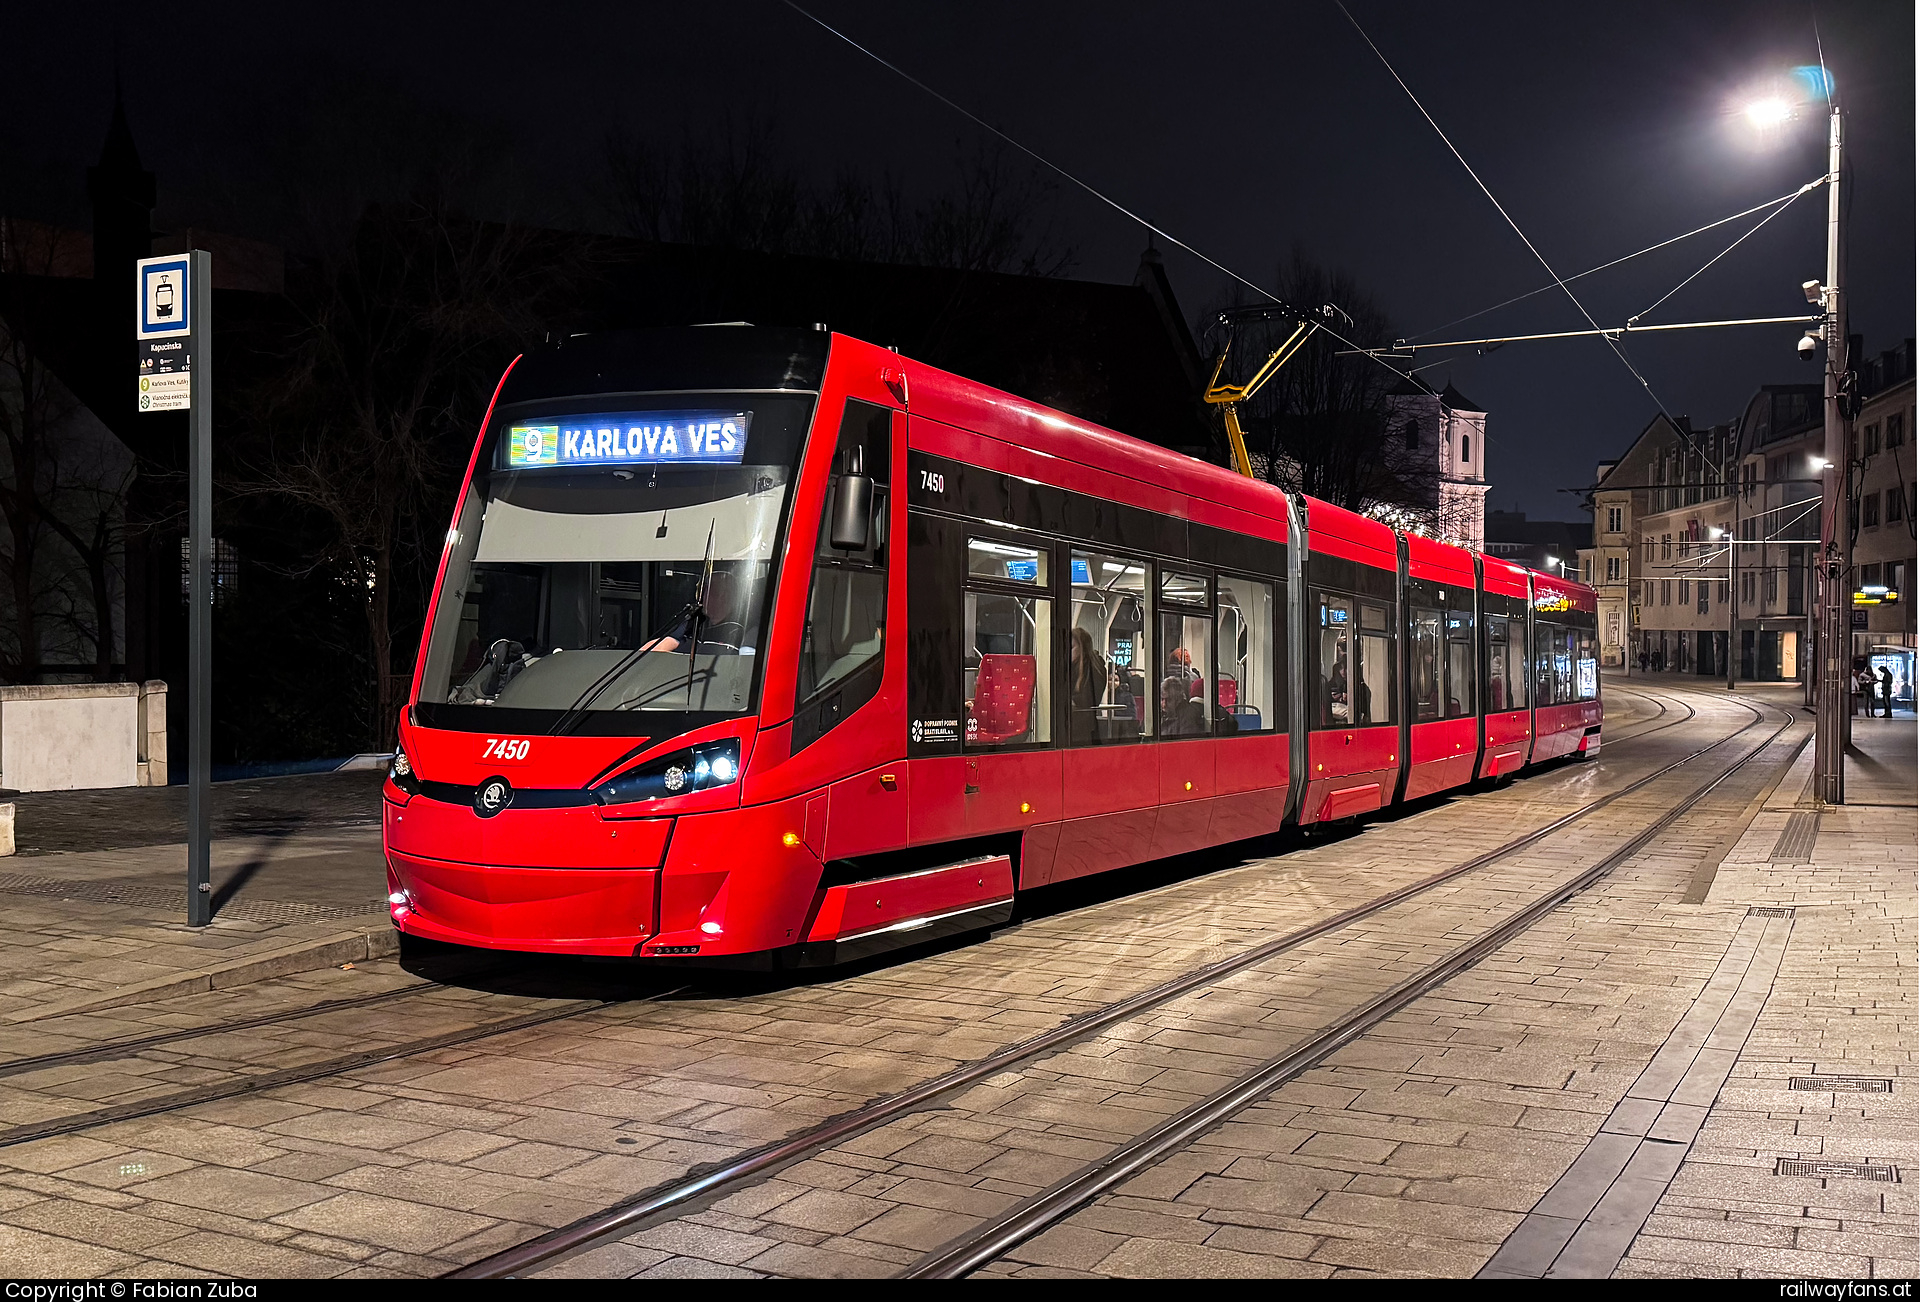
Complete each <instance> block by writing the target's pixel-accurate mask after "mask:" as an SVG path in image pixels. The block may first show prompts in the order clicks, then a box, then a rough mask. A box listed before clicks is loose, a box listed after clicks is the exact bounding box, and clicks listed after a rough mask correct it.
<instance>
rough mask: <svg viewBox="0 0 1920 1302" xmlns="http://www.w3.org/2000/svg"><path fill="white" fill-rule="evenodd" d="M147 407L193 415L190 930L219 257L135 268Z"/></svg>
mask: <svg viewBox="0 0 1920 1302" xmlns="http://www.w3.org/2000/svg"><path fill="white" fill-rule="evenodd" d="M134 276H135V280H136V282H137V283H136V287H135V288H136V298H137V314H136V316H137V322H138V324H137V328H136V330H135V337H136V338H137V339H138V340H139V341H140V358H139V369H140V410H141V411H185V412H186V413H187V595H188V599H189V601H188V606H187V925H188V926H192V927H204V926H206V925H207V924H208V923H210V922H211V921H213V882H212V849H213V844H212V826H211V824H212V819H211V817H210V812H209V809H208V795H209V792H208V789H207V788H208V784H209V780H210V779H211V777H212V741H213V737H212V733H213V694H212V693H213V554H212V549H213V370H212V366H213V312H212V307H213V258H212V255H210V254H208V253H207V252H205V251H204V250H200V249H196V250H194V251H192V252H190V253H175V254H170V255H168V256H166V257H160V258H142V259H141V260H140V261H139V262H138V263H137V264H136V265H135V268H134Z"/></svg>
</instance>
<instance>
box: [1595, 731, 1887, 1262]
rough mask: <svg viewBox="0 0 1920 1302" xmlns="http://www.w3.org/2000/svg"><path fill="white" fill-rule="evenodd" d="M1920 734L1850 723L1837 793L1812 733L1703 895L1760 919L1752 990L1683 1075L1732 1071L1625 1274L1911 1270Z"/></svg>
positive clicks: (1747, 981)
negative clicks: (1762, 939) (1718, 1062)
mask: <svg viewBox="0 0 1920 1302" xmlns="http://www.w3.org/2000/svg"><path fill="white" fill-rule="evenodd" d="M1917 731H1920V730H1917V729H1916V725H1915V722H1914V719H1913V717H1912V716H1911V715H1907V716H1896V717H1894V718H1892V719H1872V720H1869V719H1866V718H1858V719H1855V720H1854V723H1853V739H1854V744H1853V748H1852V749H1851V751H1850V752H1849V754H1848V756H1847V797H1848V803H1847V804H1846V805H1844V806H1840V807H1833V808H1822V807H1821V806H1820V805H1819V804H1818V803H1817V802H1816V801H1814V799H1813V798H1812V794H1811V791H1810V785H1811V782H1812V777H1813V750H1812V747H1811V746H1808V747H1807V748H1806V749H1805V750H1803V751H1802V752H1801V754H1800V757H1799V759H1798V760H1797V761H1796V762H1795V764H1794V765H1793V767H1792V768H1791V769H1790V770H1789V771H1788V772H1787V774H1786V775H1785V776H1784V777H1783V779H1782V780H1781V781H1780V782H1779V783H1778V785H1777V786H1775V788H1774V789H1773V791H1772V793H1771V795H1770V796H1769V797H1768V798H1767V799H1766V800H1765V802H1764V805H1763V807H1762V809H1761V810H1760V812H1759V813H1758V814H1757V815H1756V816H1755V817H1754V819H1753V821H1752V823H1751V824H1750V825H1749V826H1748V827H1747V829H1746V832H1745V833H1744V834H1743V835H1742V836H1741V837H1740V839H1739V841H1738V842H1737V843H1736V844H1735V845H1734V846H1733V848H1732V849H1731V851H1730V852H1729V853H1728V854H1727V856H1726V858H1725V860H1724V861H1723V862H1722V863H1721V865H1720V867H1719V870H1718V872H1717V874H1716V875H1715V877H1714V879H1713V882H1712V885H1711V888H1710V889H1709V891H1708V894H1707V898H1706V901H1705V902H1706V904H1707V905H1709V906H1713V905H1723V906H1727V905H1731V906H1736V907H1737V906H1745V907H1746V908H1747V910H1748V919H1747V921H1748V923H1749V924H1753V925H1754V926H1755V927H1759V926H1761V925H1764V927H1765V929H1766V935H1767V942H1766V943H1764V944H1761V945H1759V946H1757V947H1756V948H1755V949H1754V951H1753V953H1752V956H1751V959H1750V961H1749V965H1748V966H1747V967H1746V968H1745V969H1744V971H1743V972H1742V973H1740V974H1738V989H1739V990H1740V991H1742V992H1744V991H1747V990H1752V991H1753V992H1754V1000H1753V1004H1754V1005H1755V1006H1749V1007H1747V1008H1746V1009H1745V1010H1744V1013H1743V1012H1742V1010H1741V1009H1740V1007H1739V1004H1740V1002H1741V1001H1740V1000H1739V999H1738V998H1737V997H1736V998H1735V999H1734V1000H1732V1001H1731V1002H1730V1003H1729V1005H1728V1012H1727V1016H1726V1017H1725V1018H1723V1021H1727V1022H1739V1023H1741V1024H1743V1025H1744V1026H1745V1027H1746V1028H1748V1029H1747V1033H1746V1034H1745V1036H1744V1038H1743V1039H1742V1038H1740V1037H1738V1036H1737V1035H1728V1034H1726V1033H1727V1032H1728V1031H1734V1032H1737V1031H1738V1030H1739V1027H1734V1026H1722V1027H1716V1031H1715V1035H1714V1036H1713V1037H1712V1038H1710V1039H1708V1040H1706V1041H1705V1042H1703V1044H1702V1046H1701V1047H1700V1049H1699V1050H1698V1056H1697V1057H1695V1058H1694V1060H1693V1061H1694V1063H1695V1066H1694V1067H1693V1068H1690V1069H1689V1070H1690V1071H1694V1072H1697V1071H1699V1070H1700V1069H1701V1067H1702V1065H1711V1064H1708V1063H1707V1059H1709V1058H1710V1057H1711V1056H1712V1055H1714V1054H1715V1053H1716V1052H1719V1053H1725V1054H1728V1056H1730V1057H1731V1058H1732V1062H1731V1068H1730V1069H1727V1068H1725V1067H1721V1068H1719V1070H1722V1071H1725V1072H1726V1074H1725V1078H1724V1079H1725V1084H1724V1086H1723V1087H1722V1088H1720V1089H1719V1091H1718V1093H1717V1094H1716V1095H1715V1096H1714V1097H1713V1098H1712V1101H1711V1104H1710V1106H1709V1108H1708V1110H1707V1115H1706V1119H1705V1122H1704V1124H1703V1125H1702V1126H1701V1128H1700V1131H1699V1134H1698V1137H1697V1138H1696V1139H1695V1140H1694V1142H1693V1144H1692V1147H1691V1148H1690V1149H1689V1150H1688V1151H1687V1153H1686V1157H1685V1160H1684V1161H1683V1162H1682V1163H1681V1164H1680V1166H1679V1170H1678V1172H1677V1173H1676V1174H1675V1175H1674V1177H1673V1180H1672V1183H1671V1184H1670V1185H1669V1186H1668V1187H1667V1189H1666V1191H1665V1193H1664V1194H1663V1195H1662V1196H1661V1198H1660V1200H1659V1203H1658V1205H1657V1206H1656V1207H1655V1209H1654V1212H1653V1215H1652V1216H1651V1217H1649V1218H1648V1220H1647V1222H1646V1225H1645V1227H1644V1228H1643V1229H1642V1230H1641V1232H1640V1234H1639V1235H1638V1237H1637V1238H1636V1239H1635V1240H1634V1242H1633V1246H1632V1248H1631V1249H1630V1251H1629V1252H1628V1253H1627V1257H1626V1260H1625V1261H1624V1262H1622V1263H1621V1268H1620V1272H1619V1273H1620V1274H1622V1275H1662V1276H1671V1275H1694V1276H1697V1275H1714V1274H1720V1275H1731V1274H1735V1273H1739V1274H1744V1275H1754V1274H1764V1275H1785V1276H1820V1277H1827V1276H1861V1275H1864V1274H1867V1273H1871V1274H1872V1275H1874V1276H1876V1277H1880V1276H1889V1275H1890V1276H1895V1277H1898V1276H1912V1275H1914V1274H1916V1273H1920V1201H1916V1196H1915V1194H1914V1192H1913V1184H1912V1181H1913V1179H1914V1177H1915V1170H1916V1167H1917V1166H1920V1145H1917V1143H1916V1126H1917V1125H1920V1110H1917V1109H1916V1091H1920V1069H1917V1067H1916V1061H1917V1054H1916V1048H1917V1046H1916V1038H1917V1037H1916V1017H1917V1016H1920V989H1917V987H1920V981H1916V943H1917V942H1920V925H1917V924H1920V917H1917V915H1920V899H1917V898H1916V895H1917V891H1916V878H1915V868H1916V810H1915V804H1916V800H1915V785H1916V772H1915V738H1916V732H1917ZM1780 915H1785V916H1780ZM1734 1045H1737V1054H1736V1053H1733V1052H1732V1051H1731V1050H1732V1046H1734ZM1703 1101H1704V1100H1703Z"/></svg>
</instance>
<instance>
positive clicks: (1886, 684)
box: [1874, 665, 1893, 719]
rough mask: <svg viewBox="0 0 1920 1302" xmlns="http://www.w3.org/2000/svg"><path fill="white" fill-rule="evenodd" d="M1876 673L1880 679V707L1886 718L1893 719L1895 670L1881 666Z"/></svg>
mask: <svg viewBox="0 0 1920 1302" xmlns="http://www.w3.org/2000/svg"><path fill="white" fill-rule="evenodd" d="M1874 673H1875V674H1876V675H1877V676H1878V677H1879V679H1880V706H1881V713H1882V715H1883V716H1884V717H1886V718H1889V719H1891V718H1892V717H1893V670H1891V669H1889V668H1887V667H1886V666H1885V665H1881V666H1880V667H1879V668H1878V669H1876V670H1874Z"/></svg>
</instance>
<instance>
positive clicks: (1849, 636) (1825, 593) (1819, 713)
mask: <svg viewBox="0 0 1920 1302" xmlns="http://www.w3.org/2000/svg"><path fill="white" fill-rule="evenodd" d="M1841 127H1842V119H1841V116H1840V107H1839V105H1837V104H1834V105H1832V108H1831V112H1830V113H1829V114H1828V125H1827V172H1828V181H1827V279H1826V283H1825V285H1823V286H1822V287H1821V293H1820V301H1821V306H1823V307H1825V308H1826V310H1827V319H1826V324H1825V326H1824V329H1825V331H1826V345H1827V367H1826V371H1827V374H1826V460H1827V462H1828V463H1829V465H1828V466H1827V468H1826V474H1825V483H1824V484H1823V485H1822V488H1821V500H1820V564H1819V566H1818V573H1819V576H1820V636H1819V638H1818V639H1817V640H1816V642H1815V644H1814V647H1813V651H1814V655H1815V656H1816V657H1818V659H1817V664H1818V668H1819V674H1820V679H1819V681H1820V691H1819V695H1818V696H1817V697H1816V698H1815V700H1814V725H1813V728H1814V731H1813V774H1814V777H1813V780H1814V790H1815V791H1816V792H1817V793H1818V795H1819V799H1820V800H1821V801H1822V802H1823V803H1825V804H1829V805H1841V804H1845V803H1846V799H1847V785H1846V750H1847V739H1848V738H1847V734H1848V732H1849V731H1850V729H1849V728H1848V723H1849V720H1850V712H1849V710H1848V701H1847V692H1846V688H1845V686H1844V684H1845V681H1846V680H1845V677H1844V675H1845V674H1846V673H1847V672H1848V671H1849V670H1850V669H1851V667H1852V661H1853V656H1852V642H1853V632H1852V629H1851V628H1850V627H1849V626H1848V620H1847V616H1848V613H1849V606H1848V603H1847V578H1848V575H1849V574H1850V573H1851V571H1852V569H1853V557H1852V552H1853V538H1852V530H1851V529H1850V528H1849V521H1848V519H1847V514H1846V513H1847V505H1848V501H1847V499H1848V494H1847V487H1848V485H1847V478H1848V476H1847V473H1846V469H1845V467H1846V464H1847V421H1846V416H1845V413H1844V412H1842V410H1841V407H1840V396H1841V389H1842V387H1843V382H1844V380H1845V378H1846V374H1847V307H1846V299H1845V297H1844V296H1843V293H1842V289H1841V278H1842V276H1843V275H1844V274H1845V259H1846V223H1845V220H1844V217H1843V215H1842V214H1843V210H1842V208H1841V206H1840V178H1841V171H1840V143H1841Z"/></svg>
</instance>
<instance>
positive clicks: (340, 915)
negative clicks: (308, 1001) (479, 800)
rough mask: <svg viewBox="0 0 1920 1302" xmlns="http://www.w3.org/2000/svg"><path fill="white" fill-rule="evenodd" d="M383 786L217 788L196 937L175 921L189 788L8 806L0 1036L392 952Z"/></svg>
mask: <svg viewBox="0 0 1920 1302" xmlns="http://www.w3.org/2000/svg"><path fill="white" fill-rule="evenodd" d="M380 781H381V775H380V774H379V773H364V772H354V773H329V774H313V775H307V776H302V777H295V778H274V779H260V780H253V781H246V782H222V783H215V784H214V787H213V807H214V837H215V840H214V845H213V872H212V884H213V887H214V890H213V904H214V921H213V924H212V925H211V926H209V927H204V928H193V927H189V926H187V925H186V889H185V880H186V846H185V836H186V832H185V800H186V794H185V788H183V787H128V788H119V789H114V790H108V791H58V792H39V793H32V794H27V795H21V796H15V797H12V798H11V799H12V800H13V802H14V803H15V804H16V805H17V806H18V808H19V815H18V819H19V823H18V836H19V842H20V846H21V849H20V853H19V854H17V855H15V856H13V857H11V858H7V859H0V905H4V908H3V909H0V1026H4V1025H5V1024H7V1023H18V1022H20V1021H22V1020H26V1019H32V1018H38V1017H43V1016H46V1015H48V1014H51V1013H57V1012H61V1011H64V1010H69V1009H73V1008H80V1007H87V1006H89V1005H92V1004H96V1003H98V1002H100V1001H101V1000H102V999H103V998H109V997H111V998H114V999H118V1000H121V1001H128V1000H134V999H142V998H150V997H152V996H153V995H154V994H155V993H159V994H171V993H177V992H178V991H179V990H180V989H182V988H184V987H186V986H189V985H193V984H196V983H197V984H198V986H199V987H200V988H202V989H205V988H207V987H209V986H210V985H212V984H215V983H217V982H219V981H221V980H223V979H226V978H225V976H224V975H223V974H226V973H230V972H232V973H233V975H232V980H234V981H240V980H247V981H251V980H256V979H259V978H260V977H261V976H264V975H267V974H268V973H269V972H270V973H272V974H276V975H278V974H284V973H286V972H293V971H300V970H303V969H306V968H313V967H320V966H325V965H329V964H333V963H338V962H342V961H351V959H352V958H359V959H364V958H367V957H369V956H375V955H379V954H382V953H391V952H392V951H393V948H394V946H393V936H392V924H391V922H390V921H389V920H388V918H387V915H386V906H385V896H386V889H387V887H386V870H385V868H384V867H383V861H382V859H381V853H380V824H379V783H380ZM356 942H357V944H356ZM356 949H357V954H356V953H355V952H354V951H355V950H356ZM235 969H238V971H237V972H235V971H234V970H235Z"/></svg>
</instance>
